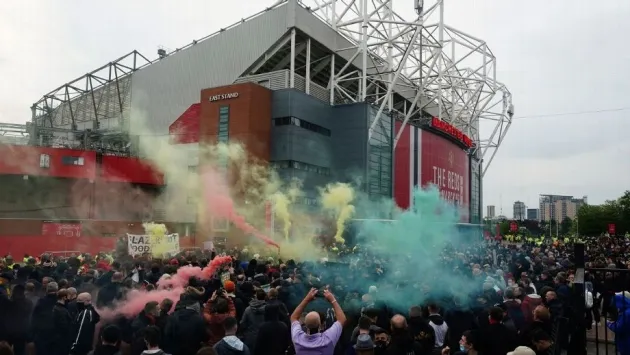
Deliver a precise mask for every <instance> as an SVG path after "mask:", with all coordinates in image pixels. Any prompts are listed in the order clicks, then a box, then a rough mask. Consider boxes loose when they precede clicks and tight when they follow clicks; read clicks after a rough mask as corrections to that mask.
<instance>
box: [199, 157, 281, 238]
mask: <svg viewBox="0 0 630 355" xmlns="http://www.w3.org/2000/svg"><path fill="white" fill-rule="evenodd" d="M201 181H202V183H203V197H204V199H205V200H206V204H207V206H208V208H209V209H210V211H209V212H210V214H211V215H213V216H216V217H218V218H223V219H227V220H228V221H230V222H232V223H234V225H235V226H236V227H238V228H239V229H240V230H242V231H243V232H245V233H247V234H251V235H253V236H255V237H256V238H258V239H260V240H262V241H263V242H265V243H267V244H269V245H273V246H275V247H276V248H279V247H280V246H279V245H278V243H276V242H274V241H273V240H272V239H271V238H269V237H268V236H266V235H264V234H263V233H261V232H259V231H258V230H257V229H256V228H254V227H252V226H251V225H250V224H249V223H247V221H245V218H244V217H243V216H241V215H239V214H238V213H237V212H236V210H235V209H234V201H232V198H231V197H230V195H229V193H228V191H229V189H228V186H227V184H226V183H225V180H224V179H222V178H221V176H219V174H218V173H217V171H216V170H215V169H213V168H208V167H207V168H205V169H204V170H203V174H202V175H201Z"/></svg>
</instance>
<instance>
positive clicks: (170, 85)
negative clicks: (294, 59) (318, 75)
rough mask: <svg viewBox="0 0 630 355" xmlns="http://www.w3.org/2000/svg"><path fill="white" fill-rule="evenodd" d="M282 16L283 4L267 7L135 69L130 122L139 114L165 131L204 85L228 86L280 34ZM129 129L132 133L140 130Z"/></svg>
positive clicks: (195, 99)
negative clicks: (250, 16)
mask: <svg viewBox="0 0 630 355" xmlns="http://www.w3.org/2000/svg"><path fill="white" fill-rule="evenodd" d="M286 16H287V6H280V7H277V8H274V9H271V10H269V11H267V12H266V13H264V14H262V15H260V16H258V17H255V18H253V19H251V20H248V21H245V22H243V23H241V24H240V25H238V26H236V27H233V28H230V29H228V30H226V31H224V32H221V33H219V34H217V35H215V36H214V37H210V38H208V39H206V40H204V41H201V42H199V43H197V44H195V45H193V46H191V47H189V48H187V49H185V50H181V51H179V52H175V53H173V54H171V55H169V56H167V57H165V58H163V59H162V60H160V61H158V62H156V63H154V64H152V65H150V66H148V67H146V68H144V69H141V70H139V71H138V72H136V73H134V74H133V81H132V94H131V95H132V96H131V108H132V112H131V114H132V115H133V116H134V117H133V118H132V119H131V120H130V121H131V123H132V125H133V123H134V122H138V120H137V119H134V118H135V117H142V118H144V120H145V122H146V123H145V124H146V125H148V126H149V127H148V128H149V129H150V130H151V131H152V132H153V133H156V134H166V133H167V132H168V126H169V125H170V124H171V123H173V121H174V120H176V119H177V118H178V117H179V115H181V113H182V112H184V110H186V109H187V108H188V107H189V106H190V105H191V104H193V103H197V102H199V98H200V91H201V90H202V89H205V88H209V87H217V86H221V85H229V84H232V83H233V82H234V81H235V80H236V79H237V78H238V77H239V76H241V75H242V74H243V72H244V71H245V70H246V69H247V68H248V67H249V66H250V65H251V64H252V63H253V62H254V61H256V60H257V59H258V58H259V57H260V56H262V55H263V54H264V53H265V51H267V50H268V49H269V48H270V47H271V46H272V45H273V44H274V43H275V42H276V41H277V40H278V39H279V38H280V37H281V36H283V35H284V34H285V33H286V32H287V31H288V28H287V19H286ZM244 43H246V44H244ZM141 121H142V120H141ZM134 126H135V125H134ZM130 128H131V132H132V133H134V129H135V130H137V129H140V128H139V127H137V126H136V127H133V126H132V127H130Z"/></svg>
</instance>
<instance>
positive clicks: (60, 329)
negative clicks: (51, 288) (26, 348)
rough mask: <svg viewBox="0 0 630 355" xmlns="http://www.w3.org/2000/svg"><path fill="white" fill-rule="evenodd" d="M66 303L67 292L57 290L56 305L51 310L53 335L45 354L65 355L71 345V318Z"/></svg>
mask: <svg viewBox="0 0 630 355" xmlns="http://www.w3.org/2000/svg"><path fill="white" fill-rule="evenodd" d="M66 303H68V291H67V290H59V292H57V303H55V305H54V306H53V310H52V316H53V317H52V323H53V327H52V329H53V332H54V333H53V334H52V339H51V340H52V341H51V344H50V347H49V348H48V349H46V350H47V352H46V353H47V354H51V355H57V354H58V355H67V354H68V353H69V352H70V348H71V345H72V340H73V339H72V317H70V312H68V309H67V308H66Z"/></svg>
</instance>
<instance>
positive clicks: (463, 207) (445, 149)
mask: <svg viewBox="0 0 630 355" xmlns="http://www.w3.org/2000/svg"><path fill="white" fill-rule="evenodd" d="M418 137H419V138H420V141H421V142H420V144H419V146H420V147H421V149H420V154H419V165H420V179H419V183H420V185H421V186H422V187H428V186H429V185H435V186H436V187H437V188H438V189H439V190H440V195H441V196H442V198H443V199H445V200H447V201H450V202H452V203H453V204H454V205H455V206H456V207H457V208H458V209H459V211H460V213H461V214H462V222H468V221H469V216H468V211H469V205H470V201H469V200H470V175H469V174H470V160H469V159H468V154H467V153H466V151H465V150H463V149H462V148H460V147H458V146H457V145H456V144H454V143H452V142H450V141H449V140H447V139H445V138H443V137H440V136H438V135H436V134H433V133H431V132H429V131H424V130H420V134H419V135H418Z"/></svg>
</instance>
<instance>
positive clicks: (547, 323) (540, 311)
mask: <svg viewBox="0 0 630 355" xmlns="http://www.w3.org/2000/svg"><path fill="white" fill-rule="evenodd" d="M533 314H534V318H533V319H534V321H533V322H531V323H530V324H529V325H527V326H526V327H525V328H524V329H523V330H522V331H521V333H519V337H520V344H521V345H523V346H531V345H532V335H533V334H534V333H535V332H537V331H538V330H542V331H544V332H546V333H547V334H550V333H551V315H550V313H549V310H548V309H547V308H546V307H545V306H538V307H536V309H534V312H533Z"/></svg>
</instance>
